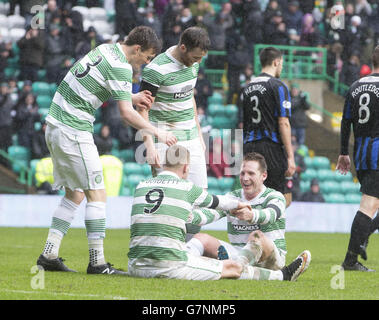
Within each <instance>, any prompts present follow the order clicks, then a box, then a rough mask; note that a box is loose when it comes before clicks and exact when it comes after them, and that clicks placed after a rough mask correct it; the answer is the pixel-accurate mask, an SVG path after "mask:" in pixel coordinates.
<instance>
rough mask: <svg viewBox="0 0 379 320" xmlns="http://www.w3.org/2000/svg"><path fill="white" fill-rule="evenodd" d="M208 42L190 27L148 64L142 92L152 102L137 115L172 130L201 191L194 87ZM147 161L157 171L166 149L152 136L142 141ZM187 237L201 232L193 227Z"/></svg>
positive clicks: (203, 176)
mask: <svg viewBox="0 0 379 320" xmlns="http://www.w3.org/2000/svg"><path fill="white" fill-rule="evenodd" d="M209 47H210V40H209V37H208V34H207V31H206V30H205V29H203V28H199V27H191V28H188V29H186V30H184V32H183V33H182V34H181V36H180V40H179V43H178V44H177V45H176V46H173V47H171V48H169V49H167V50H166V51H165V52H163V53H161V54H160V55H158V56H157V57H156V58H155V59H154V60H153V61H152V62H150V63H149V64H148V65H147V66H146V67H145V68H144V69H143V73H142V82H141V90H143V89H147V90H149V91H151V92H152V95H153V97H154V102H153V104H152V107H151V109H150V110H146V109H142V110H140V113H141V114H142V115H143V117H144V118H145V119H150V121H151V123H152V124H154V125H155V126H159V127H162V128H164V129H167V130H170V131H172V132H173V133H174V134H175V135H176V137H177V138H178V143H179V144H180V145H182V146H184V147H186V148H188V149H189V150H190V153H191V163H190V172H189V177H188V179H189V180H190V181H191V182H193V183H194V184H196V185H197V186H200V187H202V188H205V189H206V188H208V182H207V169H206V159H205V143H204V140H203V136H202V133H201V128H200V124H199V121H198V117H197V108H196V101H195V98H194V88H195V85H196V81H197V76H198V72H199V64H200V62H201V60H202V58H203V57H204V56H205V55H206V54H207V51H208V50H209ZM145 146H146V149H147V150H146V151H147V161H148V163H149V164H151V165H152V167H153V168H154V169H153V171H157V172H160V171H161V170H162V168H161V165H162V163H161V162H162V161H161V160H163V159H164V152H165V149H166V148H167V147H166V146H164V145H162V144H156V145H154V143H153V139H152V138H151V137H146V138H145ZM187 231H188V232H189V233H190V234H195V233H197V232H199V231H200V228H196V230H194V231H193V232H192V231H191V230H187Z"/></svg>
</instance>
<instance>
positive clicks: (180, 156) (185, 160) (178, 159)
mask: <svg viewBox="0 0 379 320" xmlns="http://www.w3.org/2000/svg"><path fill="white" fill-rule="evenodd" d="M189 163H190V152H189V150H188V149H187V148H185V147H183V146H180V145H178V144H174V145H173V146H171V147H169V148H167V150H166V156H165V164H164V165H165V166H166V167H167V168H178V167H180V166H183V165H185V164H189Z"/></svg>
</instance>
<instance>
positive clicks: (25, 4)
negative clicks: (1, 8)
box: [9, 0, 45, 26]
mask: <svg viewBox="0 0 379 320" xmlns="http://www.w3.org/2000/svg"><path fill="white" fill-rule="evenodd" d="M9 3H10V7H9V15H14V14H15V8H16V5H17V4H18V5H19V6H20V15H21V16H23V17H24V18H25V26H29V25H30V23H31V21H32V19H33V16H34V14H33V13H32V8H33V6H36V5H39V6H43V5H44V4H45V0H10V1H9Z"/></svg>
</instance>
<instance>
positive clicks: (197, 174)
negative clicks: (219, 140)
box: [155, 138, 208, 188]
mask: <svg viewBox="0 0 379 320" xmlns="http://www.w3.org/2000/svg"><path fill="white" fill-rule="evenodd" d="M177 144H178V145H181V146H183V147H185V148H187V149H188V150H189V152H190V168H189V175H188V180H189V181H191V182H192V183H194V184H195V185H197V186H199V187H202V188H208V178H207V165H206V161H205V153H204V151H203V147H202V146H201V143H200V138H196V139H193V140H187V141H178V142H177ZM155 147H156V149H157V151H158V154H159V159H160V160H161V163H163V161H164V159H165V155H166V150H167V148H168V146H167V145H166V144H164V143H156V144H155ZM155 170H156V172H157V173H159V172H161V171H163V168H155Z"/></svg>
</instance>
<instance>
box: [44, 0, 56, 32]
mask: <svg viewBox="0 0 379 320" xmlns="http://www.w3.org/2000/svg"><path fill="white" fill-rule="evenodd" d="M55 15H59V8H58V5H57V1H56V0H48V1H47V8H46V10H45V25H46V26H49V25H50V24H51V23H52V18H53V16H55Z"/></svg>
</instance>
